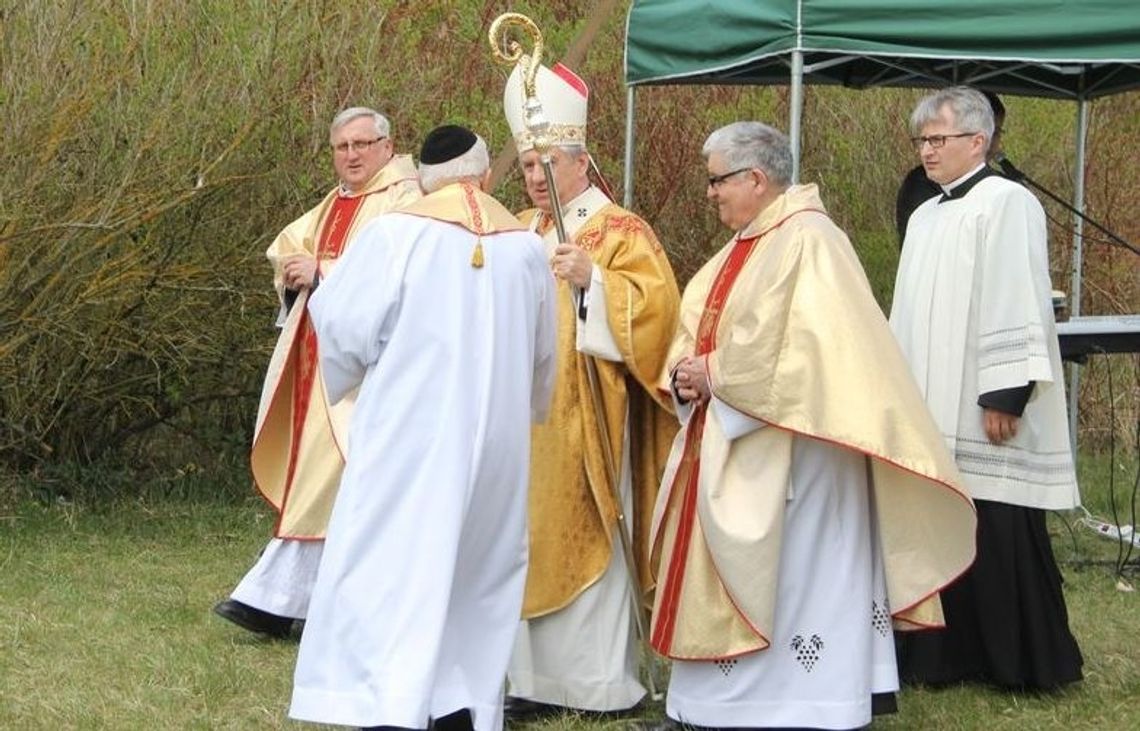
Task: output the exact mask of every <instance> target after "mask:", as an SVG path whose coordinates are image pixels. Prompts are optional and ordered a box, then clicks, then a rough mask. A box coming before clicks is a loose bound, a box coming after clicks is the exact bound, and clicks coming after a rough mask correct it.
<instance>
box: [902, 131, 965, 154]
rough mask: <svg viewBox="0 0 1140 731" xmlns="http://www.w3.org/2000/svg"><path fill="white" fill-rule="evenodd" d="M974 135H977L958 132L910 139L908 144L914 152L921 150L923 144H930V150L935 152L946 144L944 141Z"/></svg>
mask: <svg viewBox="0 0 1140 731" xmlns="http://www.w3.org/2000/svg"><path fill="white" fill-rule="evenodd" d="M976 134H978V133H977V132H959V133H958V134H956V135H930V136H929V137H911V138H910V142H911V144H912V145H914V149H916V150H921V149H922V146H923V145H924V144H926V143H927V142H929V143H930V147H931V148H932V149H935V150H937V149H939V148H940V147H942V146H943V145H945V144H946V140H950V139H953V138H955V137H973V136H974V135H976Z"/></svg>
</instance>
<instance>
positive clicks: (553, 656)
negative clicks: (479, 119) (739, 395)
mask: <svg viewBox="0 0 1140 731" xmlns="http://www.w3.org/2000/svg"><path fill="white" fill-rule="evenodd" d="M521 75H522V74H521V71H520V69H519V68H516V69H515V71H514V73H512V75H511V77H510V78H509V79H508V81H507V86H506V91H505V93H504V106H505V111H506V115H507V119H508V122H509V123H510V126H511V132H512V133H513V135H514V139H515V143H516V146H517V148H518V150H519V156H520V157H519V160H520V163H521V166H522V170H523V174H524V176H525V181H526V187H527V193H528V194H529V196H530V198H531V200H532V202H533V203H534V205H535V208H534V209H531V210H528V211H525V212H524V213H523V214H521V215H520V218H521V219H522V220H523V222H524V223H527V224H528V225H529V227H530V228H531V230H533V231H536V232H537V233H539V235H541V236H542V237H543V239H544V241H545V242H546V245H547V253H548V255H549V257H550V260H551V267H552V269H553V271H554V274H555V277H556V278H557V280H558V282H559V286H558V292H559V293H558V300H557V302H558V348H557V353H558V376H557V379H556V381H555V388H554V397H553V401H552V404H551V409H550V418H549V419H548V420H547V422H546V423H545V424H542V425H538V426H536V427H535V428H534V431H533V433H532V439H533V447H532V457H531V470H530V503H529V517H530V566H529V570H528V574H527V585H526V596H525V600H524V605H523V622H522V625H521V627H520V629H519V636H518V639H517V641H516V644H515V651H514V654H513V656H512V659H511V665H510V669H509V671H508V687H507V694H508V699H507V704H506V711H507V717H508V718H514V719H518V718H520V717H522V716H525V715H529V714H530V713H532V712H534V711H550V710H554V711H557V710H558V709H561V708H572V709H579V710H589V711H599V712H605V711H621V710H625V709H628V708H631V707H633V706H634V705H636V704H637V703H638V701H639V700H640V699H641V698H642V696H644V695H645V688H644V687H643V686H642V684H641V681H640V678H639V674H638V666H639V650H638V646H637V644H638V643H637V636H636V632H635V631H634V624H633V614H632V611H631V609H632V608H633V606H634V605H635V603H636V604H637V606H638V607H639V610H640V605H641V603H642V602H643V601H646V598H647V596H648V591H649V589H650V588H651V583H650V579H649V574H648V571H647V559H648V555H647V547H648V533H647V530H648V522H649V517H650V515H651V513H652V506H653V502H654V496H655V494H656V489H657V486H658V484H659V481H660V476H661V470H662V469H663V467H664V460H665V457H666V455H667V454H668V448H669V443H670V440H671V438H672V435H673V433H674V432H675V431H676V421H675V419H673V417H672V416H671V415H669V414H668V412H667V411H666V408H667V405H668V403H669V402H668V394H667V393H665V392H660V391H659V390H658V389H657V388H656V384H657V383H658V381H659V376H660V373H661V368H662V366H663V365H664V357H665V352H666V349H667V348H668V344H669V340H670V338H671V337H672V335H673V331H674V329H675V326H676V313H677V307H678V303H679V293H678V289H677V285H676V281H675V279H674V277H673V272H672V268H671V267H670V265H669V261H668V259H667V258H666V255H665V251H664V249H663V248H662V246H661V244H660V243H659V242H658V240H657V238H656V236H655V235H654V233H653V231H652V229H651V228H650V227H649V225H648V224H647V223H646V222H645V221H643V220H642V219H641V218H639V217H637V216H636V215H634V214H633V213H631V212H629V211H627V210H625V209H623V208H621V207H619V206H617V205H615V204H614V203H613V202H612V201H611V200H610V198H609V197H608V196H607V195H606V194H605V193H604V192H602V190H600V189H599V188H597V187H595V186H594V185H592V184H591V182H590V178H589V166H590V163H591V162H592V161H591V160H590V157H589V155H588V154H587V152H586V146H585V145H586V112H587V96H588V90H587V87H586V84H585V82H583V80H582V79H581V78H579V77H578V76H577V75H575V74H574V73H573V72H572V71H570V70H569V69H567V68H565V67H564V66H562V65H556V66H555V67H553V69H551V68H547V67H545V66H540V67H539V68H538V73H537V78H536V82H537V83H536V87H537V88H536V93H537V95H538V97H539V99H540V100H541V103H542V105H543V108H544V112H545V115H546V117H547V118H548V119H549V120H550V122H551V128H550V137H551V140H550V141H551V142H552V143H553V144H554V145H555V147H553V149H552V151H551V157H552V163H553V165H552V169H553V173H554V182H555V186H556V192H557V194H558V198H559V200H560V202H561V205H562V211H563V218H564V221H565V226H566V234H567V238H568V239H569V240H568V241H564V242H560V241H558V236H557V233H556V232H555V230H554V225H553V221H552V215H551V202H550V201H551V196H550V191H549V188H548V185H547V181H546V178H545V177H544V171H543V168H542V166H541V165H540V164H539V153H538V151H536V150H535V140H534V139H533V137H532V136H531V135H530V133H529V132H528V130H527V128H526V126H525V124H524V123H523V114H522V105H523V100H524V91H523V83H522V80H521ZM586 358H593V359H594V362H595V364H596V367H597V374H598V381H599V384H600V394H599V395H600V399H599V401H600V404H599V403H598V402H596V401H595V400H594V396H593V395H592V393H591V390H590V386H589V382H588V373H587V365H586V361H585V359H586ZM599 406H600V408H601V410H602V411H603V412H604V414H603V415H604V419H605V423H606V425H607V432H608V438H609V442H610V444H609V448H610V450H611V452H612V455H613V458H614V460H613V461H614V466H615V471H618V472H619V474H618V475H617V476H616V477H617V480H616V482H617V485H614V484H613V480H612V478H611V475H610V474H608V470H607V467H606V460H605V458H604V455H603V451H602V450H603V444H602V436H601V434H600V433H599V428H598V425H597V411H596V409H597V408H599ZM615 488H616V493H615ZM615 494H618V495H620V496H621V498H620V499H621V500H622V501H623V502H624V512H625V515H626V521H625V522H626V525H627V526H629V527H630V528H631V533H632V536H631V539H632V545H633V547H634V553H635V563H636V564H637V565H636V566H633V567H629V566H627V565H626V561H625V559H624V554H623V550H622V547H621V545H620V542H619V540H618V538H617V536H616V535H615V532H614V530H615V524H616V523H617V511H618V506H617V504H616V499H615V497H614V495H615ZM631 571H632V572H634V576H635V577H636V581H637V583H638V587H639V589H638V591H637V592H636V594H637V596H634V592H633V589H632V582H631V578H630V573H629V572H631Z"/></svg>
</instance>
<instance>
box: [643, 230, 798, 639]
mask: <svg viewBox="0 0 1140 731" xmlns="http://www.w3.org/2000/svg"><path fill="white" fill-rule="evenodd" d="M809 211H812V212H818V209H815V208H805V209H801V210H799V211H794V212H792V213H790V214H788V215H787V216H785V217H784V218H782V219H780V220H779V221H777V222H776V223H774V224H773V225H772V226H770V227H769V228H767V229H765V230H764V231H761V232H760V233H758V234H756V235H755V236H752V237H749V238H746V239H737V240H736V243H734V244H733V247H732V251H730V252H729V253H728V257H727V258H726V259H725V261H724V264H723V265H722V266H721V268H720V271H719V272H717V275H716V278H715V279H714V280H713V284H712V286H711V287H710V288H709V293H708V296H707V297H706V298H705V308H704V312H702V313H701V321H700V324H699V325H698V326H697V343H696V353H695V355H699V356H707V355H708V354H709V353H711V352H712V351H713V350H714V349H715V348H716V332H717V327H718V325H719V324H720V316H721V314H722V312H723V311H724V303H725V302H726V301H727V300H728V295H729V292H731V291H732V286H733V285H734V284H735V283H736V280H737V278H738V277H739V276H740V273H741V272H742V271H743V270H744V265H745V263H747V261H748V258H749V256H751V254H752V252H753V251H754V250H755V248H756V245H757V244H758V243H759V241H760V239H762V238H764V237H765V236H767V235H768V234H769V233H771V232H772V231H775V230H776V229H778V228H779V227H780V226H782V225H783V224H784V222H785V221H787V220H788V219H789V218H791V217H792V216H795V215H796V214H799V213H806V212H809ZM706 414H707V406H706V405H705V404H698V405H697V406H695V407H694V409H693V413H692V415H691V416H690V418H689V425H688V429H687V431H686V434H685V446H684V453H683V455H682V457H681V464H680V467H679V468H678V470H677V474H676V475H675V477H674V479H673V484H672V486H670V489H669V492H670V494H672V492H673V490H675V489H677V488H678V487H680V486H682V485H683V489H684V493H683V494H682V496H681V515H680V517H679V519H678V521H677V535H676V536H675V538H674V544H673V551H672V554H671V555H670V557H669V567H668V570H667V572H666V574H665V580H664V582H663V583H662V586H661V587H660V589H659V590H660V591H661V592H662V597H661V604H660V608H659V610H658V613H657V617H656V621H655V622H654V626H653V631H652V633H651V638H650V644H651V645H652V647H653V649H654V650H656V651H657V652H658V653H660V654H662V655H665V656H670V655H671V653H672V647H673V635H674V632H675V629H676V624H677V612H678V610H679V608H680V597H681V587H682V586H683V584H684V579H685V565H686V564H687V562H688V556H689V544H690V543H691V541H692V535H693V528H694V526H695V525H696V512H697V510H696V504H697V488H698V485H699V482H700V481H699V476H700V467H701V460H700V454H701V437H702V435H703V433H704V425H705V416H706ZM745 621H746V622H747V620H745ZM748 624H749V626H751V623H748Z"/></svg>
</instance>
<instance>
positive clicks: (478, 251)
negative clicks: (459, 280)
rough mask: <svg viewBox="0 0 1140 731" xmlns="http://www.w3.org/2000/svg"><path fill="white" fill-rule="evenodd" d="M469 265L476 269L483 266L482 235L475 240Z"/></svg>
mask: <svg viewBox="0 0 1140 731" xmlns="http://www.w3.org/2000/svg"><path fill="white" fill-rule="evenodd" d="M471 266H473V267H475V268H476V269H482V268H483V239H482V237H480V238H478V239H476V240H475V251H473V252H471Z"/></svg>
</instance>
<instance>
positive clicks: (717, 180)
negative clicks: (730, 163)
mask: <svg viewBox="0 0 1140 731" xmlns="http://www.w3.org/2000/svg"><path fill="white" fill-rule="evenodd" d="M751 169H752V168H740V169H739V170H733V171H732V172H729V173H725V174H723V175H710V176H709V187H710V188H719V187H720V184H721V183H723V182H724V181H726V180H728V179H729V178H731V177H732V176H733V175H739V174H740V173H746V172H748V171H749V170H751Z"/></svg>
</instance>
